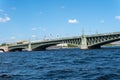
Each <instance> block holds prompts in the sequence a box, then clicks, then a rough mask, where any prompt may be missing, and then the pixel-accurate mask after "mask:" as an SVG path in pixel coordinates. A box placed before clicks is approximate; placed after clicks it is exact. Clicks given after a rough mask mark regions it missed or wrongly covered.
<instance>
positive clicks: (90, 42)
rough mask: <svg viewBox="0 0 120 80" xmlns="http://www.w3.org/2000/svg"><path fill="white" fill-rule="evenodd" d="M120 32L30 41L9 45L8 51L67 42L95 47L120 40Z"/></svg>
mask: <svg viewBox="0 0 120 80" xmlns="http://www.w3.org/2000/svg"><path fill="white" fill-rule="evenodd" d="M119 40H120V32H114V33H107V34H95V35H81V36H77V37H69V38H61V39H54V40H48V41H39V42H29V43H25V44H17V45H9V46H8V51H23V50H27V51H39V50H46V48H47V47H49V46H53V45H57V44H61V43H67V44H72V45H76V46H78V47H79V48H80V49H95V48H100V47H101V46H102V45H105V44H108V43H111V42H115V41H119Z"/></svg>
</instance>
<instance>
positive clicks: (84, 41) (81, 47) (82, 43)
mask: <svg viewBox="0 0 120 80" xmlns="http://www.w3.org/2000/svg"><path fill="white" fill-rule="evenodd" d="M80 49H88V45H87V39H86V37H85V35H82V37H81V45H80Z"/></svg>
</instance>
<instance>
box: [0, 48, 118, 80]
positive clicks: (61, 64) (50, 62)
mask: <svg viewBox="0 0 120 80" xmlns="http://www.w3.org/2000/svg"><path fill="white" fill-rule="evenodd" d="M119 52H120V48H116V49H112V48H107V49H106V48H104V49H94V50H80V49H59V50H49V51H36V52H13V53H6V54H0V80H120V64H119V63H120V53H119Z"/></svg>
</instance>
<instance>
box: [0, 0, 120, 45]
mask: <svg viewBox="0 0 120 80" xmlns="http://www.w3.org/2000/svg"><path fill="white" fill-rule="evenodd" d="M83 30H84V33H85V34H86V35H92V34H96V32H97V33H109V32H119V31H120V0H0V43H11V42H15V41H20V40H43V39H56V38H62V37H73V36H81V34H82V31H83Z"/></svg>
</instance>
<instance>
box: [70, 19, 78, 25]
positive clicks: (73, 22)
mask: <svg viewBox="0 0 120 80" xmlns="http://www.w3.org/2000/svg"><path fill="white" fill-rule="evenodd" d="M68 23H70V24H77V23H78V20H77V19H69V20H68Z"/></svg>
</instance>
